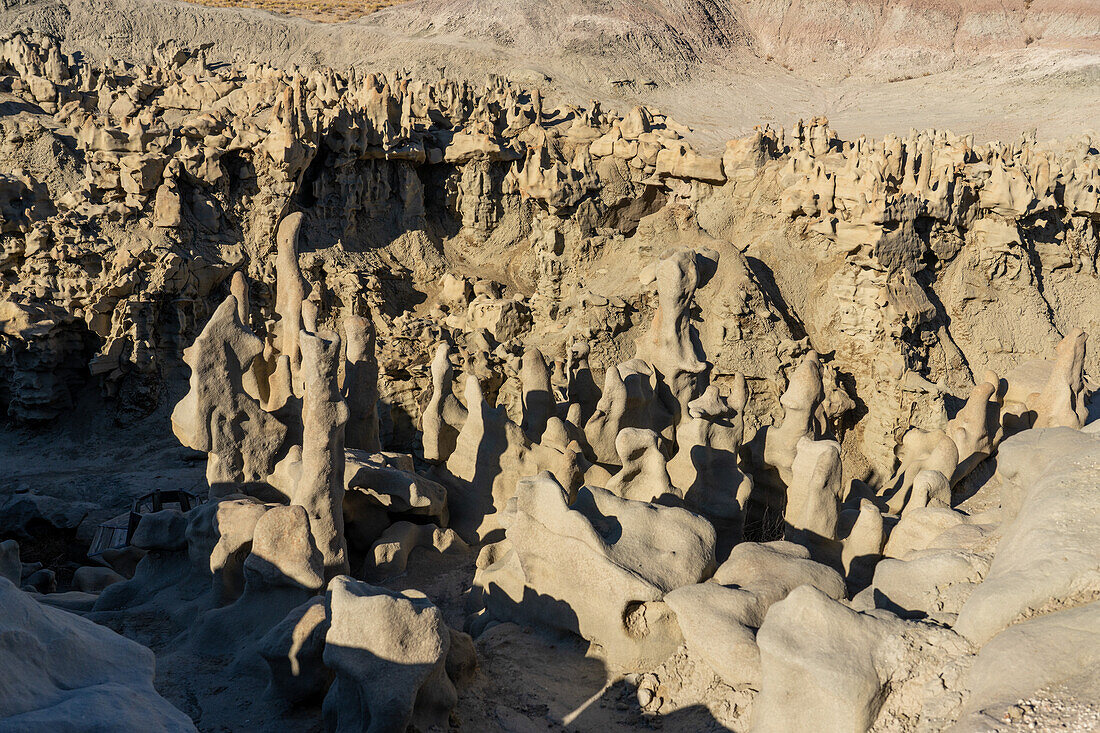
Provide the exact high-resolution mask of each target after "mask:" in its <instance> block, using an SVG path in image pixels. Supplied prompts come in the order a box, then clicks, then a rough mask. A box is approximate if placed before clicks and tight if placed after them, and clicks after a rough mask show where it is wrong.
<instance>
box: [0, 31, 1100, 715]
mask: <svg viewBox="0 0 1100 733" xmlns="http://www.w3.org/2000/svg"><path fill="white" fill-rule="evenodd" d="M0 95H3V96H2V99H0V102H2V103H3V104H5V105H8V104H11V105H14V107H15V108H16V109H17V110H18V111H17V112H13V113H12V114H7V113H5V114H3V115H0V143H2V144H0V160H3V161H4V162H6V163H11V164H12V165H11V170H13V171H14V173H13V174H11V175H9V174H7V173H3V174H0V175H3V178H0V213H2V219H0V236H2V241H3V243H4V248H3V258H2V259H0V316H2V318H0V403H2V405H3V406H4V408H5V410H6V415H7V417H8V419H9V420H10V421H11V422H12V423H13V424H19V425H23V424H26V423H35V424H37V425H39V426H41V425H43V424H47V423H49V421H50V420H53V419H56V418H57V417H58V416H60V415H62V414H63V413H64V412H65V411H66V410H69V409H71V408H72V406H73V405H74V404H75V401H76V400H77V399H78V397H80V395H82V394H87V393H89V392H100V393H102V394H105V395H107V397H108V398H109V399H110V400H112V401H113V402H112V403H111V404H114V405H116V406H122V407H125V409H126V410H131V411H132V410H134V409H135V408H136V409H137V411H138V412H139V413H141V412H150V411H153V414H154V417H150V418H146V419H149V420H152V419H155V416H156V415H157V414H159V413H157V412H155V410H156V405H157V402H158V401H163V400H165V399H167V398H168V397H169V396H172V397H173V401H174V402H175V405H174V409H173V410H172V412H171V418H170V429H171V430H172V431H173V432H174V434H175V436H176V437H177V438H178V439H179V441H180V443H182V444H183V445H184V446H186V447H187V448H189V449H191V450H193V451H197V455H198V456H200V457H201V459H202V460H205V479H206V490H205V492H204V493H205V496H203V497H201V498H202V499H203V503H202V504H201V506H196V507H193V508H191V507H187V508H188V509H189V510H188V511H183V509H184V508H185V507H182V506H181V508H180V509H179V510H177V509H175V508H162V509H159V510H157V511H151V512H145V513H143V514H142V515H141V516H140V517H139V521H138V522H137V524H136V526H135V527H133V528H132V532H131V531H130V529H128V530H127V534H128V536H127V547H126V548H125V549H124V550H119V551H118V552H116V553H114V554H105V555H104V556H103V563H104V564H107V565H111V566H112V569H109V570H108V569H107V568H93V567H86V568H81V569H80V571H78V573H79V577H77V576H74V579H73V583H71V584H70V585H72V587H74V588H76V587H79V590H75V591H67V592H62V593H58V592H57V591H58V578H57V577H56V574H55V573H53V571H52V570H50V569H48V568H43V567H33V566H31V565H29V564H23V563H22V562H21V561H20V559H19V548H18V546H16V545H15V544H14V543H7V542H5V543H3V544H0V575H2V576H4V577H5V578H8V579H9V580H10V581H11V582H12V583H14V584H17V585H19V586H21V587H22V588H24V590H25V594H24V595H20V592H19V591H17V590H16V589H15V588H10V589H9V591H10V593H9V595H10V594H15V595H16V596H18V600H17V601H15V602H16V603H19V604H24V605H25V604H26V603H27V602H29V601H28V600H27V599H28V598H29V597H31V596H33V597H35V598H38V599H39V600H40V601H41V602H42V603H44V604H47V605H51V606H60V607H62V608H70V609H72V610H76V611H80V612H83V613H85V614H87V615H88V617H89V618H90V619H92V620H94V621H97V622H99V623H101V624H104V625H107V626H110V627H111V628H113V629H116V630H117V631H119V632H120V633H123V634H124V635H128V636H131V637H133V638H135V639H136V640H138V641H141V642H142V643H145V644H147V645H149V646H151V647H153V648H155V649H157V653H158V659H159V660H160V662H162V663H163V664H164V665H165V667H166V668H167V669H168V670H169V671H168V672H167V673H166V674H167V675H168V677H167V679H166V680H165V681H164V683H163V684H165V685H166V686H170V687H172V688H173V689H178V690H186V695H184V694H181V695H180V696H179V698H178V699H181V700H184V701H185V702H186V704H188V705H192V706H193V709H190V708H189V709H187V711H186V712H187V713H188V715H190V716H192V717H195V718H196V724H198V725H199V726H200V727H202V728H204V729H205V728H210V727H214V726H216V725H219V724H220V723H219V722H218V721H217V720H215V719H214V718H215V717H216V716H217V715H219V714H221V715H231V713H227V712H225V711H226V710H228V709H231V708H234V706H237V707H239V706H241V705H253V706H255V707H251V708H249V709H250V710H251V711H253V712H251V713H249V714H250V715H252V714H254V715H258V716H261V717H260V718H258V719H261V720H262V721H263V724H270V725H275V721H281V723H282V724H286V725H287V726H288V728H290V729H296V728H297V726H299V725H301V726H302V727H303V729H305V728H308V727H309V726H311V725H312V726H314V727H316V726H317V725H318V724H320V721H323V725H324V727H325V728H326V729H328V730H335V731H345V730H395V731H404V730H405V729H406V728H408V727H409V726H414V727H415V728H417V729H420V730H424V729H429V728H432V727H433V726H435V727H439V728H442V727H444V726H448V725H451V726H456V727H459V728H461V727H462V721H461V720H460V719H459V712H456V711H462V710H463V696H464V695H468V696H473V695H484V694H486V693H485V692H484V684H485V683H484V677H485V676H486V675H491V674H492V670H491V669H483V670H481V671H480V672H479V671H478V670H477V666H478V654H479V653H483V654H484V653H487V657H486V658H487V659H489V660H493V659H495V656H494V655H495V654H496V652H495V651H494V649H495V646H496V645H497V643H498V641H499V638H505V639H506V638H508V637H507V634H509V633H510V631H509V630H510V629H514V628H515V624H519V625H520V626H521V627H523V628H524V629H532V630H534V632H535V633H556V634H564V635H565V636H566V637H567V638H570V639H573V640H574V641H576V640H579V641H577V643H581V644H584V645H586V647H587V649H588V653H589V656H590V657H591V658H592V659H597V660H599V661H600V663H601V664H603V665H604V666H605V671H606V673H607V675H608V679H609V680H618V681H620V682H622V683H623V684H625V685H627V686H629V687H630V690H631V691H632V693H633V694H636V701H635V702H634V703H631V704H632V705H634V706H635V707H636V708H637V711H638V714H639V715H641V716H654V715H660V716H672V715H674V714H676V713H677V712H679V711H683V710H686V709H688V708H690V707H692V706H702V707H704V708H705V709H706V710H707V712H708V714H709V715H711V716H712V717H713V722H715V724H717V725H723V726H728V727H731V728H734V729H739V730H741V729H751V730H758V731H768V730H776V731H780V730H783V731H785V730H810V729H822V730H852V731H862V730H878V731H896V730H903V731H931V730H943V729H946V728H948V727H949V726H955V728H954V729H956V730H984V729H985V728H982V727H981V726H983V725H987V723H988V721H989V720H995V719H998V718H1000V717H1002V716H1005V715H1008V716H1010V717H1011V716H1012V714H1013V712H1012V711H1013V708H1012V706H1014V705H1016V704H1017V700H1019V699H1022V697H1023V696H1026V695H1039V694H1047V693H1046V692H1044V691H1045V690H1048V688H1050V686H1052V685H1057V684H1064V685H1067V686H1068V687H1067V688H1066V689H1067V690H1068V692H1065V693H1064V694H1065V695H1066V698H1065V699H1066V700H1076V698H1074V697H1073V696H1074V695H1078V696H1079V695H1082V694H1085V692H1082V691H1088V690H1090V689H1095V688H1093V687H1090V685H1094V684H1096V681H1095V679H1094V678H1090V677H1088V675H1087V674H1084V673H1082V669H1083V667H1084V666H1086V665H1089V664H1092V662H1093V661H1094V660H1096V659H1100V652H1097V649H1100V632H1098V631H1097V630H1096V628H1095V624H1091V621H1092V620H1093V619H1094V618H1095V615H1096V614H1095V613H1094V609H1093V607H1094V606H1095V605H1096V599H1097V598H1098V597H1100V577H1098V576H1097V573H1096V568H1097V567H1098V566H1100V558H1098V555H1097V552H1098V550H1097V548H1098V547H1100V543H1098V541H1097V540H1098V538H1097V537H1096V527H1097V526H1098V525H1097V519H1098V518H1097V517H1096V514H1097V509H1098V507H1100V503H1098V501H1097V496H1096V494H1097V488H1098V483H1097V481H1098V479H1097V476H1098V473H1097V471H1096V468H1097V451H1098V449H1097V445H1098V441H1100V435H1098V434H1097V428H1096V426H1097V422H1096V420H1097V408H1096V402H1095V397H1094V393H1095V391H1096V382H1095V379H1096V377H1097V375H1098V367H1097V365H1098V364H1100V361H1098V360H1097V357H1096V356H1095V353H1094V352H1095V351H1096V350H1095V349H1091V350H1090V349H1089V348H1088V346H1089V344H1088V335H1087V334H1088V333H1092V334H1096V333H1100V306H1098V305H1097V304H1098V303H1100V280H1098V279H1097V263H1098V257H1100V239H1098V237H1097V225H1098V223H1100V152H1098V151H1097V150H1096V149H1095V148H1094V147H1093V142H1092V141H1091V139H1089V138H1087V137H1082V138H1080V139H1077V140H1070V141H1066V142H1064V143H1040V142H1038V141H1036V140H1033V139H1023V140H1020V141H1018V142H1017V143H1013V144H1001V143H993V144H987V145H978V144H976V143H975V142H974V141H973V140H972V139H970V138H968V137H960V136H957V135H954V134H951V133H949V132H946V131H922V132H917V131H913V132H911V133H910V134H909V135H908V136H904V137H896V136H895V137H888V138H886V139H883V140H868V139H865V138H860V139H858V140H856V141H844V140H841V139H839V138H838V137H837V136H836V135H835V134H834V133H833V131H832V130H831V129H830V128H829V126H828V122H827V120H825V119H823V118H816V119H813V120H812V121H811V122H810V123H809V124H805V123H803V122H801V121H800V122H799V123H798V124H797V125H796V126H795V127H794V129H793V131H787V130H784V129H782V128H779V129H776V128H773V127H771V126H764V127H761V128H758V129H757V130H756V132H755V133H754V134H753V135H751V136H749V137H747V138H744V139H740V140H734V141H730V142H729V143H728V144H727V145H726V147H725V149H724V151H722V152H721V153H720V154H708V153H707V152H705V151H702V152H701V151H697V150H696V149H694V148H693V147H692V145H691V144H690V143H689V136H690V134H691V131H690V130H688V129H687V128H684V127H683V126H680V125H678V124H677V123H676V122H675V121H673V120H671V119H670V118H668V117H667V116H665V115H662V114H660V113H659V112H657V111H655V110H650V109H647V108H643V107H637V108H634V109H631V110H630V111H629V112H627V113H625V114H619V113H617V112H614V111H612V110H603V109H602V108H601V106H600V105H598V104H596V103H593V104H592V105H590V106H589V107H587V108H582V107H575V106H570V105H556V104H553V103H551V102H550V101H549V100H546V99H544V98H543V97H542V95H541V93H539V91H538V90H537V89H530V90H529V89H523V88H520V87H519V86H517V85H515V84H513V83H510V82H507V81H504V80H502V79H498V78H493V79H490V80H488V81H487V82H486V83H484V84H472V83H470V82H467V81H456V80H452V79H447V78H439V79H432V80H425V79H414V78H409V77H407V76H405V75H389V76H387V75H382V74H364V73H360V72H355V73H351V74H340V73H337V72H334V71H331V70H329V71H324V72H311V73H308V74H303V73H298V72H286V71H281V70H277V69H274V68H271V67H267V66H264V65H258V64H252V65H249V66H247V67H244V68H234V67H229V66H217V67H207V66H206V65H205V64H204V63H203V61H202V59H201V56H194V57H191V56H187V55H182V56H179V57H176V58H175V59H174V60H173V61H171V62H169V63H166V64H165V65H163V66H158V67H130V66H124V65H116V66H113V67H107V68H101V67H97V66H95V65H93V64H90V63H87V62H85V61H84V60H82V59H77V58H74V57H71V56H68V55H66V54H65V52H64V50H63V48H62V46H61V45H59V44H58V42H57V41H56V40H55V39H52V38H48V37H44V36H23V35H15V36H12V37H10V38H7V39H5V40H4V41H3V42H2V44H0ZM28 151H37V152H35V153H34V154H33V155H31V154H29V153H28ZM20 161H22V162H23V163H25V165H20V166H16V165H15V163H17V162H20ZM62 191H64V193H62ZM181 373H182V374H183V377H181V376H180V375H181ZM184 379H186V385H185V386H184V385H183V381H184ZM181 388H182V389H181ZM173 390H176V391H178V392H179V394H182V395H183V396H182V397H178V396H173ZM165 422H169V421H167V420H166V421H165ZM165 429H168V428H165ZM28 526H29V523H28ZM425 567H427V568H435V569H439V575H438V576H435V575H430V574H429V581H430V582H429V585H431V591H432V593H433V594H434V595H432V596H429V595H428V594H427V593H426V591H421V590H419V589H418V588H417V587H415V583H416V582H421V581H424V577H425V576H424V575H423V574H422V573H423V572H424V570H423V569H424V568H425ZM455 568H459V569H458V570H456V569H455ZM441 579H442V580H441ZM405 581H408V582H407V583H406V582H405ZM4 582H5V581H2V580H0V583H4ZM66 582H67V581H66ZM434 583H438V584H434ZM395 584H396V585H395ZM402 584H404V587H398V586H401V585H402ZM0 590H2V589H0ZM13 597H14V596H13ZM32 605H33V604H32ZM48 613H49V614H53V613H55V611H54V610H53V609H48ZM57 613H60V611H57ZM0 615H2V612H0ZM27 618H28V619H30V618H31V617H30V616H29V615H28V617H27ZM45 618H52V616H47V617H45ZM32 620H33V619H32ZM0 621H3V619H2V618H0ZM35 623H37V621H35ZM27 624H30V621H28V622H27ZM74 628H77V627H74ZM79 628H81V629H83V627H79ZM38 633H41V632H38ZM104 633H105V632H104ZM467 634H470V635H472V636H473V637H474V638H475V639H476V640H477V641H476V646H475V641H474V640H473V639H471V636H468V635H467ZM498 635H503V637H500V636H498ZM104 638H106V637H104ZM494 639H496V640H497V641H494ZM116 642H117V644H116V645H117V646H118V649H117V650H115V651H114V652H112V653H117V654H119V655H124V654H129V655H131V656H133V655H135V654H137V652H135V651H134V650H133V649H130V648H129V647H125V646H124V645H123V644H122V642H121V641H120V640H117V639H116V641H115V642H112V643H116ZM103 643H104V644H106V643H107V642H103ZM1032 648H1034V649H1036V650H1039V653H1037V654H1035V655H1034V658H1035V659H1036V660H1037V661H1036V663H1035V664H1034V665H1033V666H1032V667H1031V668H1030V669H1028V670H1021V669H1016V670H1015V671H1014V672H1013V673H1012V674H1011V675H1007V676H1006V675H1005V674H1004V673H1003V671H1002V670H1003V667H1005V666H1006V665H1013V664H1016V665H1017V667H1018V666H1019V664H1020V660H1025V659H1028V658H1029V657H1031V656H1032V655H1031V654H1030V653H1029V650H1030V649H1032ZM475 649H476V651H475ZM1051 649H1055V650H1057V649H1067V650H1068V649H1072V650H1073V654H1071V655H1069V656H1065V655H1059V654H1056V653H1053V652H1051V651H1050V650H1051ZM138 656H140V655H138ZM143 659H144V658H143ZM537 663H538V661H537V660H533V661H532V662H531V664H537ZM142 664H144V662H142ZM139 667H141V665H139ZM142 669H144V667H142ZM227 675H228V676H230V677H232V678H233V679H234V680H236V681H238V682H239V684H240V685H243V686H244V687H243V689H245V690H246V692H245V693H241V696H242V698H248V701H247V702H241V699H235V698H231V697H227V695H229V693H227V692H226V686H225V685H224V684H222V682H223V681H224V679H225V676H227ZM149 676H150V675H146V674H144V672H143V673H142V674H138V675H131V676H129V677H128V678H127V679H125V680H123V682H122V683H121V684H125V685H128V686H130V687H132V688H133V689H135V690H138V691H139V692H140V693H141V694H142V695H148V696H149V697H148V700H147V704H148V705H150V706H152V709H155V710H157V711H161V712H160V713H159V714H161V715H163V716H164V718H165V720H166V721H176V722H179V723H180V725H182V726H183V727H184V728H186V722H185V721H184V720H183V719H184V718H186V716H182V717H181V715H182V714H180V713H179V711H176V710H170V709H169V710H161V705H162V701H160V699H159V698H156V697H155V696H154V694H153V692H152V690H151V688H150V687H149V684H148V682H149V680H148V679H147V678H148V677H149ZM89 679H91V678H89ZM479 679H480V680H481V682H478V680H479ZM93 682H94V680H93V681H92V682H89V684H88V685H85V684H84V682H83V681H78V682H77V683H73V684H72V685H71V686H70V688H68V689H70V690H75V691H76V692H75V693H73V695H72V696H71V697H73V698H74V699H76V697H77V696H78V694H83V693H82V692H81V690H82V689H83V688H84V687H87V686H89V685H91V684H92V683H93ZM66 684H68V683H66ZM479 684H481V685H482V686H483V687H482V688H478V685H479ZM609 685H610V682H609ZM478 690H480V691H478ZM253 692H254V693H255V694H252V693H253ZM62 697H63V698H64V697H65V696H62ZM59 699H60V698H59ZM34 700H35V701H37V700H38V698H34ZM42 700H43V701H37V702H34V701H32V702H33V704H30V703H26V704H25V703H23V702H20V703H19V704H20V705H23V706H24V707H23V708H19V709H16V706H15V703H14V702H11V701H6V700H2V699H0V715H3V716H18V715H25V714H31V713H34V711H39V712H41V714H42V715H47V714H52V713H50V711H51V710H52V709H53V708H52V707H51V706H54V705H56V704H62V703H63V702H64V700H62V703H58V702H57V701H56V700H53V698H51V699H50V700H46V698H42ZM194 701H198V702H194ZM257 701H262V707H263V710H262V711H261V710H260V708H261V704H260V702H257ZM1086 702H1087V701H1086ZM1074 704H1076V703H1074ZM24 708H25V709H24ZM207 709H209V710H211V711H215V712H210V713H206V712H204V711H205V710H207ZM28 711H31V712H28ZM217 711H221V712H220V713H219V712H217ZM34 714H37V713H34ZM572 714H573V713H569V715H572ZM204 715H210V716H213V717H210V718H205V717H203V716H204ZM555 715H557V713H555ZM265 716H266V717H265ZM560 717H561V720H562V721H565V718H566V717H568V716H566V715H562V716H560ZM200 718H201V719H200ZM42 719H43V720H46V719H48V718H42ZM669 719H670V720H672V719H673V718H669ZM237 722H240V721H237ZM497 722H498V723H499V725H500V726H501V729H509V727H508V723H507V721H501V720H498V721H497ZM165 727H170V726H169V724H168V722H166V723H165Z"/></svg>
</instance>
